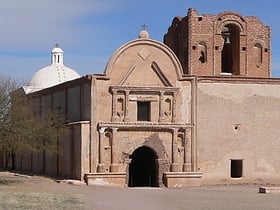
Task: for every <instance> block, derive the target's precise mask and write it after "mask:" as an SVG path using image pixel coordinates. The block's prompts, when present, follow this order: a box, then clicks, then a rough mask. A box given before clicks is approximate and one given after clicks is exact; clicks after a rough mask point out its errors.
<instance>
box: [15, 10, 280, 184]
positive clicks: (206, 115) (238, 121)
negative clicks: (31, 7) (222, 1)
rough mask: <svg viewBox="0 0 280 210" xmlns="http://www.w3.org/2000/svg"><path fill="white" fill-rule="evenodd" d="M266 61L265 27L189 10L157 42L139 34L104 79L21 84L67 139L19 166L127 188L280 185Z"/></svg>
mask: <svg viewBox="0 0 280 210" xmlns="http://www.w3.org/2000/svg"><path fill="white" fill-rule="evenodd" d="M56 48H58V47H56ZM59 49H60V48H58V49H56V50H54V51H53V54H52V56H54V55H56V56H58V57H59V58H62V56H63V51H60V50H59ZM58 57H55V58H56V59H57V58H58ZM270 58H271V44H270V29H269V27H267V26H265V25H263V23H262V22H261V21H260V20H259V19H258V18H257V17H245V16H242V15H241V14H238V13H234V12H223V13H220V14H217V15H200V14H199V13H198V12H197V11H196V10H194V9H189V10H188V14H187V16H186V17H183V18H182V17H176V18H174V20H173V22H172V24H171V26H170V27H169V29H168V32H167V33H166V35H165V36H164V43H161V42H158V41H155V40H153V39H150V37H149V34H148V32H147V31H146V30H143V31H141V32H140V34H139V38H138V39H135V40H132V41H130V42H128V43H126V44H124V45H123V46H121V47H120V48H119V49H117V50H116V52H115V53H114V54H113V55H112V57H111V58H110V60H109V62H108V64H107V66H106V69H105V71H104V73H103V74H94V75H86V76H83V77H78V76H77V75H76V74H74V73H73V72H71V77H69V78H68V79H65V81H62V82H58V83H57V84H56V83H55V84H54V85H47V86H44V87H39V88H38V86H40V84H41V83H40V82H38V85H34V83H32V84H29V86H28V87H25V88H24V91H25V93H26V94H27V96H28V97H29V100H30V101H31V103H32V104H33V106H34V110H35V112H36V113H40V114H43V113H44V112H46V111H47V110H48V109H49V108H52V109H56V110H59V112H60V113H61V114H63V115H65V116H66V121H67V122H66V123H67V124H68V125H69V127H70V128H71V132H70V133H69V134H68V135H66V136H62V137H61V138H60V139H59V143H58V147H59V149H58V151H59V152H58V153H57V154H56V155H48V154H45V153H24V154H20V155H17V156H16V168H17V169H19V170H24V171H30V172H34V173H45V174H47V175H50V176H56V177H57V176H59V177H67V178H72V179H78V180H84V181H85V182H86V183H87V184H98V183H100V182H102V183H107V184H117V185H122V186H129V187H134V186H152V187H159V186H167V187H178V186H197V185H201V184H218V183H252V182H254V183H255V182H257V183H263V182H265V183H280V163H279V161H278V160H279V155H280V140H279V137H280V131H279V119H280V110H279V104H280V91H279V90H280V79H276V78H271V72H270ZM55 69H56V70H54V71H58V70H57V69H58V68H57V67H56V68H55ZM69 71H70V70H69V69H68V70H63V71H62V72H63V73H64V74H68V73H69ZM69 74H70V73H69ZM38 78H40V74H39V76H38V75H37V76H36V78H35V84H36V82H37V81H40V80H39V79H38ZM33 79H34V78H33ZM33 81H34V80H33Z"/></svg>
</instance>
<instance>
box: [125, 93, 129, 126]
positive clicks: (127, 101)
mask: <svg viewBox="0 0 280 210" xmlns="http://www.w3.org/2000/svg"><path fill="white" fill-rule="evenodd" d="M128 104H129V91H125V112H124V122H129V116H128V114H129V112H128Z"/></svg>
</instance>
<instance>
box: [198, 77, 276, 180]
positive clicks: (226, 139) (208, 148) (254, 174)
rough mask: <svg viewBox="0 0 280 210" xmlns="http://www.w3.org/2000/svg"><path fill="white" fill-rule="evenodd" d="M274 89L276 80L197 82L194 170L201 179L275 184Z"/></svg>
mask: <svg viewBox="0 0 280 210" xmlns="http://www.w3.org/2000/svg"><path fill="white" fill-rule="evenodd" d="M279 89H280V84H279V83H277V84H269V83H267V84H256V83H243V84H240V83H228V82H211V83H206V82H199V83H198V89H197V97H198V98H197V99H198V100H197V101H198V102H197V144H198V161H199V162H198V168H199V170H200V171H202V172H203V173H204V174H203V177H204V183H206V184H207V183H211V184H213V183H239V182H259V183H260V182H273V183H277V182H279V180H280V164H279V154H280V142H279V136H280V130H279V119H280V110H279V104H280V92H279ZM234 162H235V163H236V162H237V163H239V165H238V166H234ZM234 171H235V172H234ZM236 171H237V173H239V175H237V176H236V175H235V173H236ZM232 176H233V177H232Z"/></svg>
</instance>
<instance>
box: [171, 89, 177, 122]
mask: <svg viewBox="0 0 280 210" xmlns="http://www.w3.org/2000/svg"><path fill="white" fill-rule="evenodd" d="M176 107H177V92H174V93H173V104H172V122H173V123H175V122H176Z"/></svg>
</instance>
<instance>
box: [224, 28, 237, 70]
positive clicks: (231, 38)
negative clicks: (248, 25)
mask: <svg viewBox="0 0 280 210" xmlns="http://www.w3.org/2000/svg"><path fill="white" fill-rule="evenodd" d="M221 35H222V38H223V40H224V41H223V48H222V53H221V72H222V73H229V74H232V75H240V28H239V27H238V26H237V25H235V24H233V23H229V24H226V25H224V26H223V29H222V32H221Z"/></svg>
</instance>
